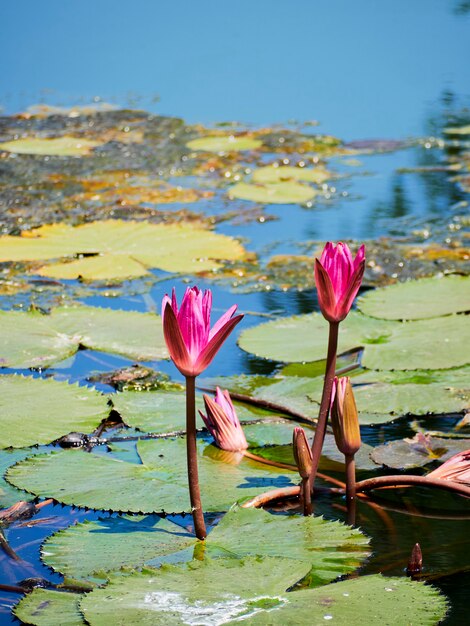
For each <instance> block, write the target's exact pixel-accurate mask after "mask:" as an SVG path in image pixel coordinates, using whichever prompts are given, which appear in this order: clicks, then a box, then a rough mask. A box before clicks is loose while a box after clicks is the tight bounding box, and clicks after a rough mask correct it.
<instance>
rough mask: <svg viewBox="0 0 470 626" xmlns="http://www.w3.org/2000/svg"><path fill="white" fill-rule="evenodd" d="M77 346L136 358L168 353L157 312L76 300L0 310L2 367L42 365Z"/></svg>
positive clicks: (140, 358)
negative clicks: (45, 310)
mask: <svg viewBox="0 0 470 626" xmlns="http://www.w3.org/2000/svg"><path fill="white" fill-rule="evenodd" d="M79 347H87V348H90V349H92V350H100V351H103V352H112V353H115V354H120V355H122V356H124V357H127V358H129V359H135V360H138V361H141V360H142V361H151V360H152V361H153V360H158V359H163V358H167V356H168V352H167V349H166V346H165V342H164V339H163V331H162V324H161V317H159V316H158V315H155V314H151V313H137V312H135V311H114V310H112V309H104V308H99V307H88V306H77V307H60V308H57V309H54V310H53V311H52V313H51V314H50V315H42V314H41V313H39V312H37V311H28V312H25V311H0V364H1V366H2V367H15V368H28V367H34V368H45V367H49V366H50V365H52V364H53V363H57V362H58V361H62V360H63V359H66V358H67V357H69V356H72V355H73V354H75V352H76V351H77V350H78V349H79Z"/></svg>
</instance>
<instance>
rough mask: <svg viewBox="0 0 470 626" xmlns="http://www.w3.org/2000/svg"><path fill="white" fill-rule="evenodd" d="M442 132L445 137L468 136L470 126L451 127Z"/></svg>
mask: <svg viewBox="0 0 470 626" xmlns="http://www.w3.org/2000/svg"><path fill="white" fill-rule="evenodd" d="M444 132H445V133H446V134H447V135H470V124H467V125H466V126H452V127H449V128H444Z"/></svg>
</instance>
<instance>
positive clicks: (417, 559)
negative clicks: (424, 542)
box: [406, 543, 423, 577]
mask: <svg viewBox="0 0 470 626" xmlns="http://www.w3.org/2000/svg"><path fill="white" fill-rule="evenodd" d="M422 569H423V553H422V552H421V546H420V545H419V543H415V545H414V547H413V550H412V551H411V557H410V560H409V562H408V567H407V568H406V573H407V575H408V576H411V577H414V576H416V575H418V574H421V570H422Z"/></svg>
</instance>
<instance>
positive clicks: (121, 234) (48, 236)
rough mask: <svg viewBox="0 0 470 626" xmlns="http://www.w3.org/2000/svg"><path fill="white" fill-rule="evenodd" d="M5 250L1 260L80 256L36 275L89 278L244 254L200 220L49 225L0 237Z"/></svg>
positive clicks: (204, 266)
mask: <svg viewBox="0 0 470 626" xmlns="http://www.w3.org/2000/svg"><path fill="white" fill-rule="evenodd" d="M0 250H1V253H0V261H38V260H39V261H41V260H48V259H51V260H52V259H58V258H61V257H76V256H79V258H78V260H75V261H72V262H69V263H64V262H61V263H56V264H53V265H46V266H44V267H42V268H40V269H39V270H37V272H36V273H39V274H41V275H42V276H49V277H53V278H78V277H81V278H84V279H89V280H96V279H99V280H103V279H110V280H111V279H123V278H133V277H136V276H144V275H145V274H148V269H147V268H153V267H155V268H159V269H162V270H165V271H167V272H185V273H194V272H202V271H210V270H214V269H216V268H218V267H219V266H220V263H219V261H220V260H237V259H241V258H242V257H243V256H244V254H245V251H244V249H243V247H242V246H241V245H240V244H239V243H238V242H237V241H235V239H232V238H231V237H227V236H225V235H219V234H217V233H214V232H212V231H210V230H207V228H204V227H203V225H202V224H201V223H181V224H150V223H147V222H131V221H120V220H104V221H99V222H90V223H88V224H82V225H80V226H75V227H74V226H70V225H67V224H49V225H45V226H41V227H40V228H37V229H35V230H34V231H31V232H28V233H23V234H22V236H20V237H13V236H10V235H6V236H3V237H0ZM80 255H83V256H80ZM90 255H91V256H90ZM93 255H95V256H93Z"/></svg>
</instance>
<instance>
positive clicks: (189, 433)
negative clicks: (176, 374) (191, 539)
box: [186, 376, 207, 539]
mask: <svg viewBox="0 0 470 626" xmlns="http://www.w3.org/2000/svg"><path fill="white" fill-rule="evenodd" d="M186 455H187V464H188V484H189V498H190V501H191V513H192V516H193V522H194V532H195V534H196V537H197V538H198V539H205V538H206V535H207V533H206V525H205V523H204V513H203V510H202V504H201V493H200V490H199V477H198V471H197V447H196V378H195V377H194V376H187V377H186Z"/></svg>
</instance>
